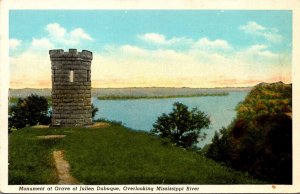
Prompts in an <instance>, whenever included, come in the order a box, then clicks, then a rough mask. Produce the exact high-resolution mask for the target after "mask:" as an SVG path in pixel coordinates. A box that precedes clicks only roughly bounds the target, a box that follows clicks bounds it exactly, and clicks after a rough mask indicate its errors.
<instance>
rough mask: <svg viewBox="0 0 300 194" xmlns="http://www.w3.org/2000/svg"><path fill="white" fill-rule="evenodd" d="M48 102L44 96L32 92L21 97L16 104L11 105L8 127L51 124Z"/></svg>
mask: <svg viewBox="0 0 300 194" xmlns="http://www.w3.org/2000/svg"><path fill="white" fill-rule="evenodd" d="M48 108H49V105H48V102H47V99H46V98H45V97H43V96H38V95H35V94H31V95H30V96H28V97H26V98H19V99H18V102H17V103H16V104H15V105H12V106H10V107H9V112H8V114H9V118H8V128H9V130H10V129H12V128H17V129H20V128H23V127H26V126H27V125H29V126H32V125H36V124H38V123H39V124H44V125H46V124H50V122H51V114H50V115H48Z"/></svg>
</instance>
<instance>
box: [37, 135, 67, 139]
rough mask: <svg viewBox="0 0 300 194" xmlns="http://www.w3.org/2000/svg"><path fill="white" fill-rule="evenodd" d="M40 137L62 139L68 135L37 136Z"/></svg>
mask: <svg viewBox="0 0 300 194" xmlns="http://www.w3.org/2000/svg"><path fill="white" fill-rule="evenodd" d="M36 137H37V138H38V139H61V138H64V137H66V135H41V136H36Z"/></svg>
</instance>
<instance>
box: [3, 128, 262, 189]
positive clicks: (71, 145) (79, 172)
mask: <svg viewBox="0 0 300 194" xmlns="http://www.w3.org/2000/svg"><path fill="white" fill-rule="evenodd" d="M58 134H60V135H66V137H65V138H62V139H37V138H36V136H42V135H58ZM83 139H84V141H82V140H83ZM160 140H161V139H160V138H157V136H153V135H150V134H149V133H146V132H142V131H133V130H131V129H128V128H125V127H124V126H122V125H119V124H117V125H115V124H113V123H108V124H107V125H105V126H100V127H99V128H96V129H95V128H93V129H89V128H86V127H82V128H63V127H60V128H51V129H43V130H40V129H36V128H33V127H26V128H24V129H22V130H18V131H15V132H14V133H11V134H10V135H9V152H8V153H9V154H8V156H9V164H10V165H9V166H8V168H9V184H17V185H19V184H26V185H28V184H52V185H53V184H57V181H58V180H57V175H56V173H55V172H56V171H55V166H54V162H53V158H52V151H53V150H64V153H65V155H64V158H65V160H67V161H68V162H69V163H70V173H71V174H72V176H73V177H75V178H76V179H77V180H78V181H79V182H80V183H82V184H86V185H92V184H94V185H101V184H103V185H112V184H262V183H263V182H261V181H258V180H255V179H253V178H251V177H250V176H246V175H245V174H243V173H239V172H237V171H235V170H232V169H230V168H228V167H224V166H221V165H219V164H218V163H216V162H214V161H213V160H210V159H207V158H205V157H202V156H200V155H199V154H197V153H195V152H192V151H187V150H185V149H181V148H179V147H176V146H173V145H171V144H167V145H164V146H162V145H161V141H160Z"/></svg>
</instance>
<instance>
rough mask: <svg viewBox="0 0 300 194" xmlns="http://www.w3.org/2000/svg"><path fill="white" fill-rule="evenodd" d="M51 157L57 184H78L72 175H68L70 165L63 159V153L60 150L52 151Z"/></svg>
mask: <svg viewBox="0 0 300 194" xmlns="http://www.w3.org/2000/svg"><path fill="white" fill-rule="evenodd" d="M53 158H54V161H55V167H56V170H57V174H58V179H59V181H58V184H60V185H76V184H80V183H79V181H78V180H76V179H75V178H74V177H72V175H70V165H69V163H68V161H66V160H65V159H64V153H63V151H62V150H57V151H53Z"/></svg>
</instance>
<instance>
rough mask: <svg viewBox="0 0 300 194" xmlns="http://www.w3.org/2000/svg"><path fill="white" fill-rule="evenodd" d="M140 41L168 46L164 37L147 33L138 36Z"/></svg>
mask: <svg viewBox="0 0 300 194" xmlns="http://www.w3.org/2000/svg"><path fill="white" fill-rule="evenodd" d="M138 37H139V38H140V39H141V40H143V41H145V42H148V43H154V44H168V41H167V40H166V37H165V36H164V35H162V34H156V33H147V34H143V35H139V36H138Z"/></svg>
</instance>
